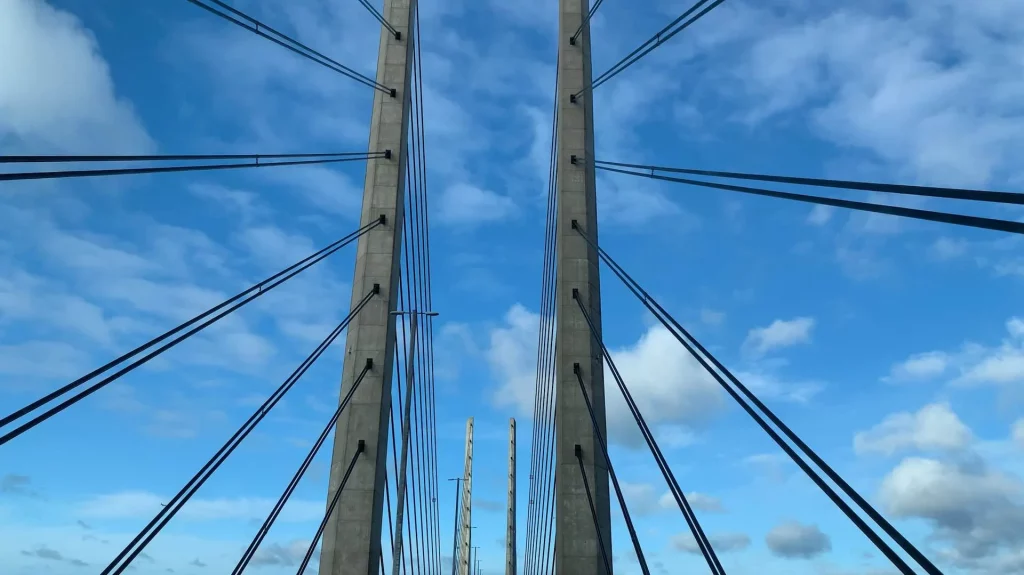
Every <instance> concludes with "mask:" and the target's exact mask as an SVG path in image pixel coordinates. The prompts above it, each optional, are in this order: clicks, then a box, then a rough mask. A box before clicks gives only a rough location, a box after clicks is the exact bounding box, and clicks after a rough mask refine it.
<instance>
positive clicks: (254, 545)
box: [231, 365, 370, 575]
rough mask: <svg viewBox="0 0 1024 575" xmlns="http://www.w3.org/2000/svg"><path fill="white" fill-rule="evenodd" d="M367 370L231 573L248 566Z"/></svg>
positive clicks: (357, 377) (367, 368) (361, 372)
mask: <svg viewBox="0 0 1024 575" xmlns="http://www.w3.org/2000/svg"><path fill="white" fill-rule="evenodd" d="M369 372H370V366H369V365H366V366H365V367H363V370H362V371H360V372H359V375H358V376H356V378H355V380H354V381H353V382H352V385H351V387H350V388H349V390H348V393H347V394H345V397H344V399H342V400H341V403H340V404H338V408H337V409H335V410H334V413H333V414H332V415H331V419H330V420H329V421H328V422H327V425H325V426H324V429H323V431H322V432H321V433H320V437H318V438H317V440H316V442H315V443H313V446H312V447H311V448H310V449H309V453H307V454H306V458H305V459H303V460H302V463H301V464H300V465H299V468H298V470H296V472H295V475H293V476H292V479H291V481H289V482H288V486H287V487H285V489H284V493H282V494H281V497H279V498H278V500H277V502H276V503H275V504H274V507H273V508H272V509H271V510H270V514H269V515H267V518H266V520H264V521H263V525H261V526H260V528H259V530H258V531H257V532H256V535H255V536H253V539H252V542H250V543H249V547H247V548H246V550H245V552H244V553H243V554H242V557H241V558H240V559H239V560H238V563H237V564H236V565H235V568H234V569H233V570H232V571H231V575H241V573H242V572H243V571H245V568H246V567H248V566H249V562H250V561H252V558H253V556H254V555H255V554H256V550H257V549H259V546H260V545H261V544H262V543H263V540H264V539H266V537H267V534H268V533H270V528H271V527H273V525H274V522H275V521H277V518H278V517H279V516H280V515H281V511H282V510H283V509H284V506H285V504H286V503H288V499H289V498H291V496H292V493H294V492H295V488H296V487H298V485H299V481H301V480H302V477H303V476H304V475H305V474H306V471H307V470H308V469H309V466H310V464H312V463H313V459H314V458H315V457H316V455H317V453H319V452H320V448H321V447H323V444H324V442H325V441H326V440H327V436H328V435H330V433H331V430H332V429H334V425H335V424H336V423H337V422H338V418H339V417H341V412H342V411H344V410H345V408H346V407H348V404H349V402H350V401H352V396H353V395H355V392H356V390H357V389H359V384H361V383H362V382H363V378H365V377H366V374H367V373H369Z"/></svg>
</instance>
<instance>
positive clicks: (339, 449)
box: [320, 0, 416, 575]
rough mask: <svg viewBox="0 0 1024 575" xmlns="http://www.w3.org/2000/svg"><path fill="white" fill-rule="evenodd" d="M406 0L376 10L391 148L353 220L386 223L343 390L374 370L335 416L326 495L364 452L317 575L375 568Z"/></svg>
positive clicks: (349, 342) (381, 111) (399, 194)
mask: <svg viewBox="0 0 1024 575" xmlns="http://www.w3.org/2000/svg"><path fill="white" fill-rule="evenodd" d="M415 1H416V0H384V9H383V15H384V17H385V18H386V19H387V20H388V21H389V22H390V23H391V25H392V26H394V27H395V29H396V30H398V31H399V32H400V33H401V36H402V40H400V41H399V40H395V37H394V36H393V35H392V34H391V33H390V32H388V31H387V30H386V29H384V28H383V27H382V28H381V39H380V51H379V54H378V57H377V81H378V82H379V83H381V84H383V85H385V86H387V87H389V88H394V89H396V90H397V96H396V97H394V98H393V97H391V96H390V95H389V94H385V93H383V92H380V91H374V99H373V112H372V117H371V122H370V142H369V147H368V150H369V151H384V150H391V158H390V159H384V158H381V159H371V160H369V161H368V162H367V165H366V180H365V183H364V188H363V207H362V215H361V217H360V221H361V224H363V225H365V224H367V223H369V222H371V221H372V220H375V219H377V218H378V217H380V215H381V214H384V215H385V216H386V217H387V224H386V225H384V226H379V227H377V228H375V229H374V230H372V231H370V232H369V233H367V234H366V235H364V236H362V237H361V238H360V239H359V244H358V247H357V252H356V265H355V276H354V278H353V280H352V303H353V305H355V303H356V302H358V301H359V300H360V299H361V298H362V297H363V296H365V295H366V293H368V292H369V291H370V289H371V287H372V286H373V284H375V283H376V284H380V288H381V292H380V295H379V296H378V297H375V298H373V299H372V300H370V303H369V304H368V305H367V306H366V307H365V308H363V310H362V311H361V312H360V313H359V314H358V315H357V316H356V317H355V319H354V320H353V321H352V323H351V324H350V325H349V328H348V334H347V336H346V341H345V365H344V368H343V370H342V380H341V391H342V394H344V393H345V392H346V391H347V390H348V388H349V386H351V385H352V381H353V379H354V378H355V376H356V375H357V374H358V373H359V371H360V370H361V369H362V367H363V365H364V364H365V362H366V358H372V359H373V363H374V368H373V370H372V371H371V372H370V373H368V374H367V376H366V378H365V379H364V380H363V383H362V384H361V385H360V386H359V389H358V390H357V391H356V393H355V395H354V396H353V398H352V401H351V403H350V404H349V406H348V407H347V408H346V409H345V411H344V412H343V413H342V414H341V417H340V419H339V420H338V425H337V428H336V434H335V440H334V452H333V459H332V461H331V476H330V487H329V489H328V500H330V498H331V496H332V495H333V494H334V492H335V491H336V490H337V487H338V484H339V482H340V481H341V477H342V475H343V474H344V472H345V467H346V466H347V465H348V462H349V461H350V460H351V457H352V453H353V452H354V450H355V449H356V447H357V445H358V442H359V440H360V439H363V440H366V451H365V453H364V455H363V456H361V457H360V458H359V461H358V463H356V466H355V468H354V469H353V471H352V475H351V477H350V478H349V481H348V484H347V485H346V486H345V489H344V491H343V492H342V495H341V500H340V502H339V504H338V506H337V508H336V509H335V510H334V513H333V514H332V517H331V519H330V522H329V523H328V524H327V528H326V530H325V531H324V535H323V549H322V550H321V553H320V574H321V575H343V574H344V575H360V574H363V575H375V574H376V573H378V571H379V569H380V553H381V548H380V535H381V525H382V520H383V514H384V488H385V472H386V469H387V464H386V461H387V443H388V424H387V423H388V414H389V412H390V409H391V377H392V369H393V367H394V353H395V318H394V317H393V316H392V315H391V314H390V312H391V311H393V310H394V309H395V307H396V302H397V301H398V289H397V288H398V271H399V263H400V259H401V258H400V257H399V256H400V253H401V245H402V232H401V230H402V222H403V220H404V216H405V214H404V209H403V205H404V198H405V178H404V177H401V175H402V174H404V173H405V164H406V152H407V146H406V134H407V127H408V117H409V110H410V103H411V98H410V97H409V95H410V90H408V89H407V86H408V85H409V73H410V70H411V68H412V66H411V63H412V56H413V54H412V49H411V43H409V42H407V41H406V40H407V39H408V38H409V36H410V34H409V23H410V22H411V21H412V14H413V6H414V5H413V2H415Z"/></svg>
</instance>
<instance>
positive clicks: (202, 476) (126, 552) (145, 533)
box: [100, 284, 380, 575]
mask: <svg viewBox="0 0 1024 575" xmlns="http://www.w3.org/2000/svg"><path fill="white" fill-rule="evenodd" d="M379 293H380V286H379V285H378V284H375V285H374V286H373V289H371V290H370V292H369V293H367V294H366V295H365V296H364V297H363V298H362V299H361V300H360V301H359V303H357V304H356V305H355V306H353V308H352V309H351V310H350V311H349V313H348V316H347V317H345V319H343V320H342V321H341V323H339V324H338V325H337V327H335V328H334V329H333V330H332V331H331V333H329V334H328V335H327V337H326V338H324V340H323V341H322V342H320V344H319V345H317V347H316V348H315V349H314V350H313V352H312V353H310V354H309V356H308V357H306V359H304V360H303V361H302V362H301V363H300V364H299V366H298V367H296V368H295V371H293V372H292V373H291V375H289V376H288V377H287V378H286V379H285V380H284V383H282V384H281V385H280V386H279V387H278V388H277V389H276V390H274V392H273V393H272V394H271V395H270V397H268V398H267V400H266V401H264V402H263V404H262V405H260V406H259V407H258V408H256V411H254V412H253V414H252V415H250V416H249V419H247V420H246V421H245V423H243V424H242V425H241V427H239V428H238V430H237V431H235V433H234V434H233V435H232V436H231V437H230V438H229V439H228V440H227V442H225V443H224V445H222V446H221V448H220V449H218V450H217V452H216V453H214V455H213V457H211V458H210V460H209V461H207V462H206V463H205V464H204V465H203V467H202V468H200V470H199V471H198V472H196V474H195V475H194V476H192V478H191V479H190V480H189V481H188V482H187V483H186V484H185V486H184V487H182V488H181V489H180V490H179V491H178V493H176V494H175V495H174V497H172V498H171V500H170V501H169V502H168V503H167V505H166V506H165V507H162V508H161V509H160V512H159V513H157V515H156V516H155V517H153V519H152V520H150V522H149V523H148V524H147V525H146V526H145V527H144V528H143V529H142V531H140V532H139V533H138V535H136V536H135V538H134V539H132V541H131V542H130V543H129V544H128V545H127V546H125V547H124V549H122V550H121V552H120V553H118V554H117V556H116V557H115V558H114V559H113V561H111V562H110V564H108V565H107V567H106V568H104V569H103V571H102V572H101V574H100V575H120V574H121V573H123V572H124V571H125V570H126V569H128V567H129V566H131V563H132V561H134V560H135V558H136V557H138V556H139V554H140V553H142V551H143V550H144V549H145V548H146V546H147V545H149V543H150V542H151V541H153V539H154V538H155V537H156V536H157V535H158V534H159V533H160V531H161V530H163V528H164V527H166V526H167V523H169V522H170V521H171V519H173V518H174V516H175V515H177V513H178V512H179V511H181V509H182V507H184V506H185V504H186V503H188V501H189V499H191V498H192V496H193V495H195V494H196V492H198V491H199V489H200V488H201V487H202V486H203V484H204V483H206V481H207V480H209V479H210V477H211V476H212V475H213V474H214V472H216V471H217V469H218V468H219V467H220V466H221V465H222V464H223V463H224V462H225V461H227V459H228V457H230V456H231V454H232V453H233V452H234V451H235V449H237V448H238V446H239V445H241V443H242V441H244V440H245V438H246V437H248V436H249V434H250V433H252V431H253V430H254V429H256V426H257V425H259V423H260V422H261V421H263V419H264V418H265V417H266V416H267V414H269V413H270V411H271V410H272V409H274V407H275V406H276V405H277V404H278V403H279V402H280V401H281V399H282V398H284V396H285V395H286V394H287V393H288V392H289V391H290V390H291V389H292V388H293V387H294V386H295V384H296V383H297V382H298V381H299V379H300V378H301V377H302V376H303V375H304V374H305V373H306V371H308V370H309V368H310V367H312V365H313V364H314V363H316V361H317V360H318V359H320V356H322V355H323V354H324V352H325V351H327V348H328V347H330V346H331V344H332V343H334V341H335V340H336V339H338V336H340V335H341V334H342V333H343V332H344V331H345V328H347V327H348V325H349V323H351V322H352V320H353V319H354V318H355V317H356V315H357V314H358V313H359V312H360V311H361V310H362V309H363V308H364V307H365V306H366V304H367V303H369V302H370V300H371V299H372V298H373V296H375V295H377V294H379ZM372 368H373V361H372V360H371V359H367V360H366V366H365V367H364V368H363V373H362V374H360V379H361V378H362V377H364V376H365V374H366V372H367V371H369V370H370V369H372ZM353 387H354V386H353Z"/></svg>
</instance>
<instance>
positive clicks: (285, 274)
mask: <svg viewBox="0 0 1024 575" xmlns="http://www.w3.org/2000/svg"><path fill="white" fill-rule="evenodd" d="M382 223H384V219H383V216H381V219H378V220H375V221H374V222H373V223H371V224H367V225H365V226H363V227H362V228H360V229H358V230H356V231H355V232H353V233H351V234H349V235H348V236H346V237H344V238H342V239H340V240H338V241H337V242H334V243H333V244H331V245H329V246H327V247H326V248H324V249H322V250H320V251H318V252H316V253H314V254H313V255H311V256H308V257H307V258H305V259H303V260H301V261H299V262H296V263H294V264H292V265H291V266H289V267H287V268H285V269H284V270H282V271H280V272H278V273H276V274H274V275H272V276H270V277H269V278H267V279H265V280H263V281H261V282H260V283H258V284H256V285H254V286H252V287H250V288H249V289H247V290H245V291H242V292H240V293H238V294H236V295H235V296H234V297H232V298H230V299H228V300H226V301H224V302H222V303H220V304H218V305H216V306H214V307H212V308H210V309H208V310H206V311H205V312H203V313H201V314H199V315H198V316H196V317H194V318H192V319H190V320H188V321H186V322H185V323H183V324H181V325H179V326H178V327H175V328H174V329H172V330H170V331H168V332H166V333H164V334H163V335H160V336H158V337H156V338H154V339H152V340H150V341H148V342H146V343H144V344H143V345H141V346H139V347H137V348H135V349H133V350H132V351H130V352H128V353H126V354H124V355H122V356H121V357H118V358H117V359H114V360H112V361H110V362H108V363H107V364H106V365H103V366H101V367H99V368H97V369H95V370H93V371H91V372H89V373H87V374H86V375H84V376H82V377H80V378H78V379H76V380H75V381H72V382H71V383H68V384H67V385H65V386H63V387H61V388H60V389H58V390H56V391H53V392H50V393H48V394H47V395H45V396H43V397H41V398H39V399H37V400H36V401H33V402H32V403H30V404H28V405H26V406H25V407H22V408H21V409H19V410H17V411H15V412H14V413H11V414H10V415H8V416H6V417H4V419H3V420H0V425H7V424H9V423H11V422H13V421H15V420H17V419H19V418H21V417H22V416H24V415H27V414H28V413H30V412H32V411H35V410H36V409H38V408H40V407H42V406H43V405H45V404H47V403H49V402H50V401H53V400H54V399H57V398H59V397H60V396H62V395H65V394H67V393H68V392H70V391H72V390H73V389H75V388H77V387H79V386H81V385H83V384H84V383H86V382H88V381H89V380H91V379H92V378H94V377H96V376H98V375H99V374H101V373H103V372H105V371H107V370H109V369H112V368H114V367H116V366H118V365H120V364H121V363H123V362H125V361H127V360H128V359H129V358H131V357H132V356H135V355H137V354H139V353H141V352H143V351H145V350H147V349H149V348H151V347H153V346H154V345H156V344H158V343H160V342H162V341H164V340H165V339H167V338H169V337H171V336H174V335H176V334H178V333H179V332H181V331H184V330H185V329H188V328H189V327H192V326H193V325H195V324H196V323H198V322H200V321H202V320H204V319H205V320H206V321H202V323H199V325H196V326H195V327H192V328H191V329H189V330H188V331H186V332H185V333H184V334H182V335H180V336H178V337H176V338H174V339H173V340H171V341H170V342H168V343H166V344H164V345H162V346H160V347H159V348H157V349H156V350H154V351H152V352H150V353H148V354H147V355H145V356H143V357H142V358H140V359H138V360H135V361H134V362H132V363H130V364H129V365H128V366H126V367H124V368H122V369H120V370H118V371H117V372H115V373H114V374H112V375H109V376H107V377H105V378H103V379H102V380H100V381H99V382H97V383H95V384H93V385H92V386H90V387H88V388H87V389H85V390H84V391H81V392H79V393H78V394H77V395H75V396H73V397H71V398H70V399H67V400H65V401H63V402H62V403H60V404H59V405H56V406H54V407H52V408H50V409H49V410H47V411H45V412H44V413H42V414H40V415H38V416H36V417H35V418H33V419H31V420H29V421H28V422H26V423H24V424H22V425H21V426H19V427H17V428H15V429H14V430H12V431H10V432H8V433H6V434H4V435H3V437H0V446H2V445H4V444H6V443H7V442H9V441H11V440H12V439H14V438H16V437H18V436H19V435H21V434H22V433H25V432H26V431H28V430H30V429H32V428H33V427H35V426H37V425H39V424H40V423H43V422H44V421H46V420H47V419H49V418H51V417H53V416H54V415H57V414H58V413H60V412H61V411H64V410H65V409H67V408H68V407H70V406H72V405H74V404H76V403H78V402H79V401H81V400H82V399H84V398H86V397H88V396H89V395H92V394H93V393H95V392H96V391H98V390H100V389H102V388H103V387H105V386H106V385H108V384H109V383H111V382H112V381H115V380H117V379H118V378H120V377H122V376H123V375H125V374H127V373H129V372H131V371H132V370H134V369H135V368H137V367H139V366H141V365H143V364H145V363H146V362H148V361H149V360H151V359H153V358H154V357H157V356H158V355H160V354H162V353H163V352H165V351H167V350H168V349H171V348H172V347H174V346H176V345H178V344H179V343H181V342H182V341H185V340H186V339H188V338H189V337H191V336H193V335H195V334H196V333H199V332H200V331H202V330H203V329H205V328H206V327H208V326H210V325H212V324H214V323H216V322H217V321H219V320H220V319H222V318H224V317H225V316H227V315H228V314H230V313H231V312H233V311H235V310H237V309H238V308H240V307H242V306H244V305H246V304H248V303H249V302H251V301H253V300H255V299H256V298H259V297H260V296H262V295H263V294H265V293H267V292H269V291H271V290H273V289H274V288H276V287H277V286H279V285H281V284H283V283H285V282H286V281H288V280H289V279H291V278H293V277H295V276H296V275H298V274H300V273H302V272H303V271H305V270H306V269H308V268H310V267H312V266H314V265H316V264H317V263H319V262H320V261H322V260H324V259H326V258H327V257H329V256H330V255H332V254H333V253H335V252H336V251H338V250H340V249H341V248H343V247H345V246H346V245H348V244H350V243H352V242H353V241H355V240H356V239H358V238H359V237H361V236H362V235H363V234H365V233H367V232H368V231H370V230H372V229H373V228H375V227H377V226H379V225H381V224H382ZM236 302H237V303H236ZM232 304H233V305H232ZM228 306H230V307H228ZM225 308H226V309H225ZM217 312H219V313H217ZM214 314H216V315H214ZM210 316H212V317H210ZM206 318H209V319H206Z"/></svg>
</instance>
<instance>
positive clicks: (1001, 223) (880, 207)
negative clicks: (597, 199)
mask: <svg viewBox="0 0 1024 575" xmlns="http://www.w3.org/2000/svg"><path fill="white" fill-rule="evenodd" d="M594 167H595V168H597V169H599V170H605V171H608V172H617V173H620V174H626V175H629V176H639V177H642V178H651V179H654V180H662V181H666V182H674V183H677V184H689V185H691V186H700V187H704V188H714V189H717V190H726V191H729V192H739V193H741V194H751V195H755V196H765V197H768V198H779V199H783V200H793V201H797V202H805V203H809V204H818V205H824V206H832V207H836V208H845V209H850V210H857V211H862V212H873V213H876V214H885V215H889V216H899V217H903V218H911V219H915V220H924V221H929V222H940V223H944V224H953V225H957V226H965V227H969V228H977V229H982V230H995V231H999V232H1009V233H1011V234H1024V223H1021V222H1012V221H1007V220H998V219H994V218H985V217H981V216H968V215H963V214H950V213H947V212H939V211H934V210H922V209H918V208H904V207H900V206H887V205H884V204H872V203H870V202H858V201H854V200H841V199H837V198H826V197H821V196H809V195H806V194H795V193H792V192H780V191H777V190H768V189H764V188H750V187H747V186H736V185H732V184H720V183H717V182H706V181H701V180H691V179H688V178H675V177H671V176H663V175H660V174H655V173H653V172H648V173H644V172H632V171H629V170H622V169H619V168H611V167H608V166H601V165H595V166H594Z"/></svg>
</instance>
